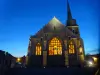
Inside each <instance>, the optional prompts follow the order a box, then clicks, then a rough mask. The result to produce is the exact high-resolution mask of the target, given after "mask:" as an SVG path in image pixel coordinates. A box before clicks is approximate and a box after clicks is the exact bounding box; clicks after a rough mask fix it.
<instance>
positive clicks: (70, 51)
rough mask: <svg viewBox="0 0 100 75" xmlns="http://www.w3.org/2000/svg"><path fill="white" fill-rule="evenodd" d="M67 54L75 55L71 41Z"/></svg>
mask: <svg viewBox="0 0 100 75" xmlns="http://www.w3.org/2000/svg"><path fill="white" fill-rule="evenodd" d="M69 53H70V54H73V53H75V47H74V44H73V42H72V41H71V42H70V43H69Z"/></svg>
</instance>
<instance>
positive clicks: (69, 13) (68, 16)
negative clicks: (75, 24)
mask: <svg viewBox="0 0 100 75" xmlns="http://www.w3.org/2000/svg"><path fill="white" fill-rule="evenodd" d="M67 20H72V14H71V10H70V6H69V2H68V0H67Z"/></svg>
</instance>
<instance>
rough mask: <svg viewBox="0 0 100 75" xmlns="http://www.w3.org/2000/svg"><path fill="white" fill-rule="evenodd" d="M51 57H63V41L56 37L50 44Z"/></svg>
mask: <svg viewBox="0 0 100 75" xmlns="http://www.w3.org/2000/svg"><path fill="white" fill-rule="evenodd" d="M49 55H62V45H61V41H60V40H59V39H57V38H56V37H54V38H53V39H52V40H51V41H50V43H49Z"/></svg>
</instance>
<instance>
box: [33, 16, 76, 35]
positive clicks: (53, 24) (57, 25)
mask: <svg viewBox="0 0 100 75" xmlns="http://www.w3.org/2000/svg"><path fill="white" fill-rule="evenodd" d="M54 29H56V31H58V32H64V33H65V32H67V35H68V36H71V35H73V36H75V34H73V32H72V31H70V30H69V29H68V28H67V27H65V25H63V24H62V23H61V22H60V21H59V20H58V19H57V18H56V17H54V18H52V19H51V20H50V21H49V23H48V24H46V25H45V26H44V27H43V28H42V29H40V30H39V31H38V32H37V33H36V34H35V35H34V36H35V37H39V36H42V35H43V34H44V33H48V32H52V31H54Z"/></svg>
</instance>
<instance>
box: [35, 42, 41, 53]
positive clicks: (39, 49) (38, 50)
mask: <svg viewBox="0 0 100 75" xmlns="http://www.w3.org/2000/svg"><path fill="white" fill-rule="evenodd" d="M41 48H42V47H41V45H40V43H38V44H37V45H36V55H41V50H42V49H41Z"/></svg>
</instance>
